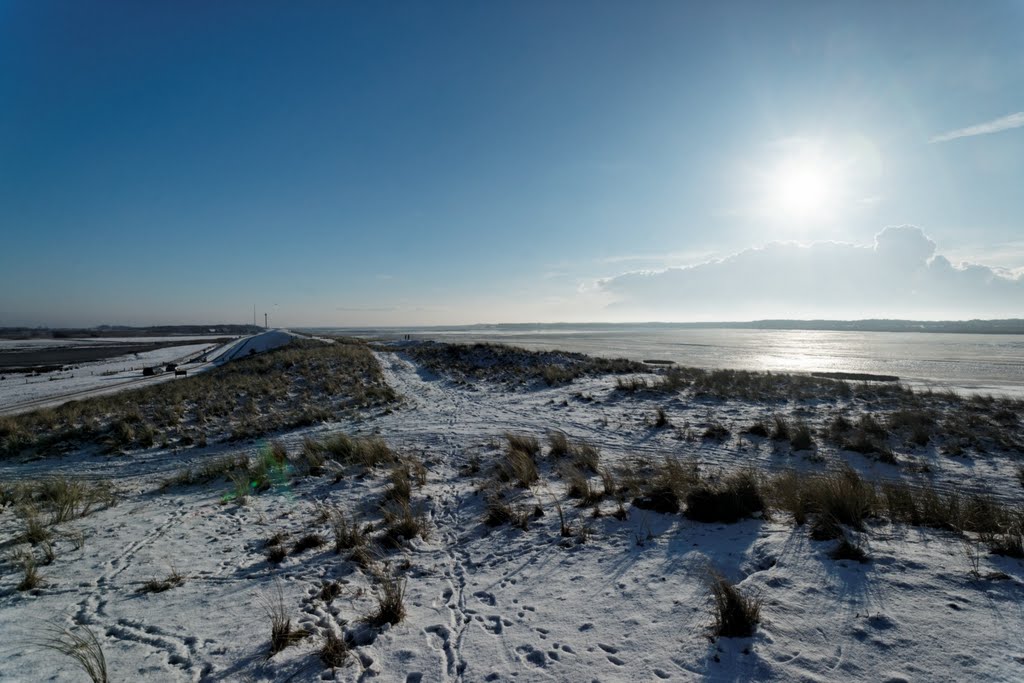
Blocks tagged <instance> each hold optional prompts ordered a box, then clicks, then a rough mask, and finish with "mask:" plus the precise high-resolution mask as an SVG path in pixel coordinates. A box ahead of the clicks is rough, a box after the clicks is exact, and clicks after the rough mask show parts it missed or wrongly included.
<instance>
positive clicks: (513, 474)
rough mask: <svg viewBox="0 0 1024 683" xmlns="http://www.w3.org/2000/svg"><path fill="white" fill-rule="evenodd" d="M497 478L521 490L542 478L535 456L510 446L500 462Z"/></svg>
mask: <svg viewBox="0 0 1024 683" xmlns="http://www.w3.org/2000/svg"><path fill="white" fill-rule="evenodd" d="M497 478H498V480H499V481H501V482H514V483H515V484H516V485H517V486H519V487H521V488H528V487H529V486H530V485H531V484H534V483H535V482H536V481H537V480H538V479H539V478H540V472H539V471H538V470H537V461H536V460H535V458H534V454H533V453H531V452H530V451H527V450H523V449H520V448H517V447H515V446H511V445H510V447H509V449H508V450H506V451H505V453H504V456H503V458H502V459H501V460H500V461H499V462H498V470H497Z"/></svg>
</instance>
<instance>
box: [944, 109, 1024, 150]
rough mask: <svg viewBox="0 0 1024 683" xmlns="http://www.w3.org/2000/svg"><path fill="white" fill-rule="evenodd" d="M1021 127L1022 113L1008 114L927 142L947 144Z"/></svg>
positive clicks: (1022, 121) (947, 133)
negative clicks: (959, 139)
mask: <svg viewBox="0 0 1024 683" xmlns="http://www.w3.org/2000/svg"><path fill="white" fill-rule="evenodd" d="M1021 126H1024V111H1019V112H1017V113H1016V114H1010V115H1009V116H1004V117H1002V118H998V119H995V120H993V121H986V122H985V123H979V124H977V125H974V126H967V127H966V128H957V129H956V130H951V131H947V132H945V133H942V134H940V135H936V136H935V137H933V138H932V139H931V140H929V142H932V143H935V142H949V141H950V140H956V139H957V138H968V137H972V136H974V135H988V134H989V133H999V132H1002V131H1004V130H1010V129H1011V128H1020V127H1021Z"/></svg>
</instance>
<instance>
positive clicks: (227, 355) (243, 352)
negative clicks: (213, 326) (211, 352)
mask: <svg viewBox="0 0 1024 683" xmlns="http://www.w3.org/2000/svg"><path fill="white" fill-rule="evenodd" d="M296 336H297V335H294V334H292V333H291V332H289V331H288V330H268V331H266V332H261V333H259V334H256V335H253V336H251V337H245V338H243V339H241V340H240V341H239V342H238V343H236V344H234V345H233V346H231V347H230V348H228V349H226V350H225V351H223V352H222V353H221V354H220V355H215V356H214V357H213V361H214V362H215V363H226V362H227V361H230V360H235V359H236V358H244V357H245V356H247V355H248V354H250V353H263V352H265V351H270V350H271V349H276V348H278V347H281V346H284V345H285V344H287V343H289V342H291V340H292V339H295V337H296Z"/></svg>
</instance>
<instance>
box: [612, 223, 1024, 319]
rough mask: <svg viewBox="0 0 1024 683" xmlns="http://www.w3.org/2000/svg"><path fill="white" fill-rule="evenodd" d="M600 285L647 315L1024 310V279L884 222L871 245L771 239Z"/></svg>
mask: <svg viewBox="0 0 1024 683" xmlns="http://www.w3.org/2000/svg"><path fill="white" fill-rule="evenodd" d="M597 286H598V288H599V289H600V290H601V291H603V292H604V293H606V294H607V295H609V296H611V297H612V298H613V300H614V303H612V304H610V306H609V308H610V309H613V310H615V311H617V312H620V313H622V312H625V311H629V312H630V316H631V317H633V316H640V317H645V318H647V319H663V320H752V319H763V318H831V319H851V318H909V319H969V318H1007V317H1024V277H1022V276H1021V275H1020V274H1019V273H1018V274H1013V273H1011V272H1008V271H1005V270H997V269H993V268H989V267H987V266H982V265H977V264H962V265H959V266H954V265H953V264H952V263H951V262H950V261H949V259H947V258H946V257H944V256H941V255H939V254H936V245H935V242H933V241H932V240H931V239H929V238H928V237H927V236H926V235H925V234H924V232H922V231H921V230H920V229H919V228H916V227H913V226H901V227H889V228H886V229H884V230H883V231H882V232H880V233H878V234H877V235H876V236H875V241H874V244H870V245H857V244H849V243H844V242H814V243H812V244H808V245H801V244H796V243H792V242H780V243H772V244H768V245H766V246H764V247H761V248H755V249H746V250H744V251H742V252H740V253H738V254H734V255H732V256H729V257H727V258H724V259H720V260H714V261H709V262H706V263H701V264H699V265H694V266H687V267H682V268H668V269H665V270H659V271H640V272H631V273H624V274H622V275H618V276H615V277H611V278H607V279H604V280H600V281H598V283H597Z"/></svg>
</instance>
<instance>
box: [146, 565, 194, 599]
mask: <svg viewBox="0 0 1024 683" xmlns="http://www.w3.org/2000/svg"><path fill="white" fill-rule="evenodd" d="M183 583H185V576H184V575H183V574H181V573H179V572H178V570H177V569H175V568H173V567H172V568H171V573H170V574H168V575H167V578H164V579H150V580H149V581H146V582H145V583H144V584H142V587H140V588H139V592H140V593H163V592H164V591H169V590H171V589H172V588H177V587H178V586H180V585H182V584H183Z"/></svg>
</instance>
